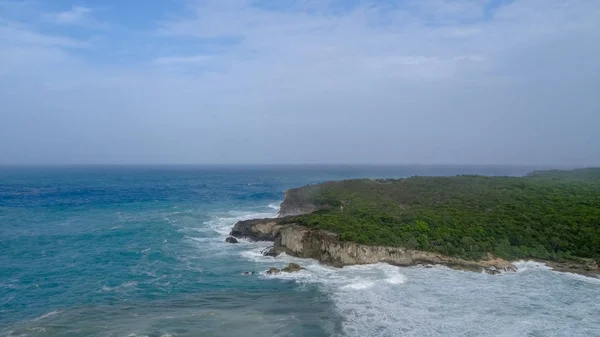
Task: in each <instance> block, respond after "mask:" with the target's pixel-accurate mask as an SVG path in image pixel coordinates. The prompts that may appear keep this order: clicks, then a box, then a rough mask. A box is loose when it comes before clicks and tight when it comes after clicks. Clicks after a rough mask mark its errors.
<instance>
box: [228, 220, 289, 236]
mask: <svg viewBox="0 0 600 337" xmlns="http://www.w3.org/2000/svg"><path fill="white" fill-rule="evenodd" d="M281 220H282V219H253V220H244V221H238V222H237V223H236V224H235V225H234V226H233V229H232V230H231V233H230V235H231V236H234V237H236V238H246V239H250V240H253V241H275V236H276V235H277V233H279V230H280V229H281V227H282V226H281V225H280V224H279V223H280V222H281Z"/></svg>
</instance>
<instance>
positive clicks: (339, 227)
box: [285, 169, 600, 260]
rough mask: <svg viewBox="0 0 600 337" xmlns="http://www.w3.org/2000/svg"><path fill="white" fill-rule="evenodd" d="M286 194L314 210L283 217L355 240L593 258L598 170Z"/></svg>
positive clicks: (351, 183)
mask: <svg viewBox="0 0 600 337" xmlns="http://www.w3.org/2000/svg"><path fill="white" fill-rule="evenodd" d="M288 197H291V198H290V199H291V200H293V202H295V203H312V204H316V205H317V206H318V207H319V208H320V209H321V210H320V211H317V212H315V213H311V214H305V215H300V216H295V217H290V218H288V219H286V220H285V221H286V222H295V223H299V224H302V225H305V226H308V227H312V228H318V229H325V230H330V231H333V232H336V233H338V234H339V236H340V239H341V240H347V241H353V242H357V243H361V244H367V245H385V246H401V247H408V248H413V249H419V250H427V251H435V252H439V253H443V254H446V255H450V256H457V257H462V258H467V259H479V258H482V257H484V256H485V255H486V254H487V253H488V252H491V253H492V254H494V255H496V256H500V257H503V258H506V259H516V258H540V259H548V260H577V259H578V258H594V259H597V260H598V259H600V169H582V170H573V171H539V172H533V173H531V174H529V175H528V176H527V177H484V176H456V177H412V178H408V179H396V180H370V179H361V180H348V181H342V182H330V183H325V184H320V185H316V186H307V187H303V188H300V189H296V190H291V191H290V192H289V193H288ZM286 202H288V200H286Z"/></svg>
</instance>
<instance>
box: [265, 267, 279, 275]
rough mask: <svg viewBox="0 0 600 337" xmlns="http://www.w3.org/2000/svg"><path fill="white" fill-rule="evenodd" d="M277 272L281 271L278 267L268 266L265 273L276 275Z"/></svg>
mask: <svg viewBox="0 0 600 337" xmlns="http://www.w3.org/2000/svg"><path fill="white" fill-rule="evenodd" d="M279 272H281V270H280V269H278V268H269V270H267V275H276V274H279Z"/></svg>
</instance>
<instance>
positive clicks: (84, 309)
mask: <svg viewBox="0 0 600 337" xmlns="http://www.w3.org/2000/svg"><path fill="white" fill-rule="evenodd" d="M531 170H532V168H523V167H508V166H502V167H494V166H291V165H290V166H154V167H150V166H149V167H144V166H126V167H116V166H91V167H3V168H0V336H7V337H8V336H32V337H33V336H35V337H42V336H43V337H49V336H130V337H133V336H157V337H160V336H162V337H167V336H248V337H250V336H311V337H319V336H360V337H365V336H507V337H508V336H511V337H512V336H532V337H533V336H540V337H541V336H569V337H575V336H582V337H583V336H585V337H590V336H600V302H599V301H600V279H595V278H588V277H583V276H579V275H574V274H568V273H557V272H553V271H550V270H548V268H546V267H545V266H544V265H542V264H538V263H535V262H531V261H521V262H518V267H519V272H517V273H506V274H503V275H495V276H492V275H487V274H479V273H472V272H462V271H454V270H450V269H448V268H444V267H434V268H423V267H410V268H398V267H393V266H389V265H385V264H377V265H367V266H352V267H345V268H341V269H336V268H331V267H327V266H323V265H320V264H318V263H317V262H315V261H312V260H302V259H297V258H293V257H290V256H279V257H277V258H272V257H265V256H262V255H261V254H260V251H261V250H262V249H264V248H266V247H268V243H264V242H246V241H243V240H242V242H240V243H239V244H228V243H225V238H226V237H227V234H228V232H229V230H230V229H231V227H232V226H233V224H234V223H235V222H236V221H238V220H241V219H249V218H262V217H270V216H275V215H276V213H277V211H278V208H279V204H280V202H281V201H282V199H283V193H284V191H285V190H286V189H288V188H292V187H298V186H303V185H306V184H313V183H318V182H322V181H327V180H341V179H347V178H356V177H372V178H381V177H408V176H412V175H456V174H485V175H523V174H525V173H527V172H529V171H531ZM292 261H293V262H297V263H299V264H300V265H302V266H303V267H305V268H306V270H303V271H301V272H298V273H294V274H280V275H276V276H269V275H265V274H264V271H265V270H267V269H268V268H270V267H281V266H284V265H286V264H287V263H289V262H292ZM247 271H254V272H256V273H255V274H251V275H245V274H244V272H247Z"/></svg>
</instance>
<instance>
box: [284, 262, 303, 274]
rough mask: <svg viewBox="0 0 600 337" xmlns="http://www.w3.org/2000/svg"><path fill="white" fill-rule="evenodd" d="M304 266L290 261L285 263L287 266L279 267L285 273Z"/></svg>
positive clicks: (295, 270)
mask: <svg viewBox="0 0 600 337" xmlns="http://www.w3.org/2000/svg"><path fill="white" fill-rule="evenodd" d="M303 269H304V268H302V267H300V265H299V264H296V263H290V264H288V265H287V267H285V268H283V269H281V271H284V272H286V273H293V272H297V271H301V270H303Z"/></svg>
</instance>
